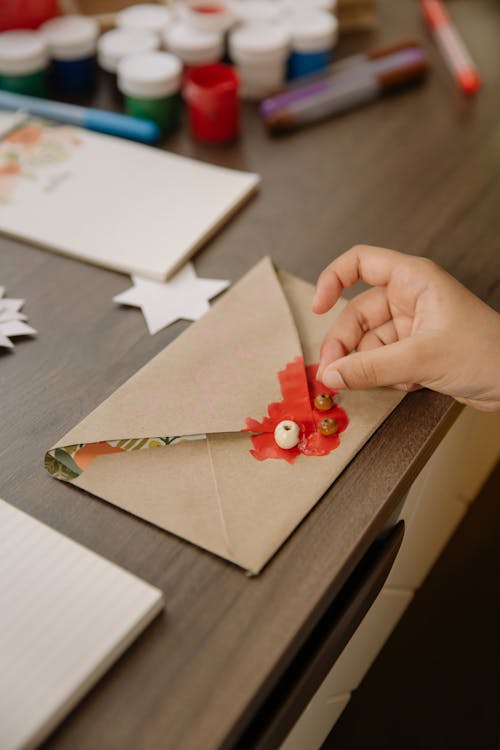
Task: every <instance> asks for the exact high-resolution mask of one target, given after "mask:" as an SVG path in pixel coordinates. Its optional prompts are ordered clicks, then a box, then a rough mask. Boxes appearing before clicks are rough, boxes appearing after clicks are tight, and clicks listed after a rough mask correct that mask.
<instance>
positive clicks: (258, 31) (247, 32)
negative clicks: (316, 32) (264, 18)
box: [229, 24, 290, 65]
mask: <svg viewBox="0 0 500 750" xmlns="http://www.w3.org/2000/svg"><path fill="white" fill-rule="evenodd" d="M289 44H290V34H289V32H288V31H287V29H286V28H285V27H284V26H280V25H276V26H261V25H260V24H248V25H244V26H240V27H239V28H238V29H236V30H235V31H233V32H232V33H231V34H230V36H229V53H230V55H231V57H232V58H233V60H234V61H235V62H236V63H237V64H239V65H241V64H245V63H246V62H257V63H261V64H263V65H264V64H266V63H268V62H271V61H274V60H277V61H278V60H282V59H283V58H285V57H286V55H287V54H288V48H289Z"/></svg>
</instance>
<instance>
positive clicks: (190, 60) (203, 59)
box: [164, 23, 224, 65]
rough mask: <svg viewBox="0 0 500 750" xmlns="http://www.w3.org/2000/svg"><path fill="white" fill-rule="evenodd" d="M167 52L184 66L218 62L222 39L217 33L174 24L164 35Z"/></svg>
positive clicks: (222, 48)
mask: <svg viewBox="0 0 500 750" xmlns="http://www.w3.org/2000/svg"><path fill="white" fill-rule="evenodd" d="M164 42H165V44H166V46H167V47H168V49H169V50H171V51H172V52H173V53H174V54H175V55H177V56H178V57H180V58H181V60H182V61H183V62H184V63H186V65H202V64H204V63H208V62H216V61H217V60H220V58H221V57H222V55H223V54H224V37H223V35H222V34H221V33H220V32H219V31H200V30H199V29H195V28H193V27H192V26H189V25H188V24H186V23H176V24H174V26H172V28H170V29H169V30H168V31H167V32H166V33H165V34H164Z"/></svg>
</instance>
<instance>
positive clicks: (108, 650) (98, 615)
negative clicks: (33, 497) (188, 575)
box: [0, 500, 163, 750]
mask: <svg viewBox="0 0 500 750" xmlns="http://www.w3.org/2000/svg"><path fill="white" fill-rule="evenodd" d="M162 607H163V600H162V594H161V592H160V591H159V590H158V589H156V588H154V587H153V586H150V585H149V584H147V583H145V582H143V581H141V580H140V579H139V578H137V577H136V576H134V575H132V574H131V573H128V572H127V571H125V570H122V569H121V568H119V567H118V566H116V565H114V564H112V563H110V562H108V561H107V560H104V559H103V558H102V557H99V556H98V555H96V554H95V553H93V552H91V551H90V550H87V549H85V548H84V547H82V546H80V545H79V544H76V543H75V542H73V541H71V540H70V539H68V538H67V537H65V536H63V535H62V534H59V533H58V532H56V531H54V530H53V529H50V528H49V527H48V526H45V525H44V524H42V523H40V522H39V521H37V520H35V519H34V518H32V517H31V516H29V515H27V514H25V513H23V512H21V511H19V510H17V509H16V508H14V507H13V506H11V505H8V504H7V503H6V502H4V501H3V500H0V748H1V750H19V749H20V748H23V750H24V749H28V748H33V747H36V746H37V745H38V744H39V743H40V742H41V741H42V740H43V739H44V738H45V737H46V736H47V735H48V734H49V732H50V731H51V730H52V729H53V728H54V727H55V726H56V725H57V723H58V722H59V721H61V719H62V718H63V717H64V716H65V715H66V714H67V713H68V712H69V711H70V709H71V708H73V706H74V705H75V704H76V703H77V701H78V700H79V699H80V698H81V697H82V696H83V695H84V694H85V693H86V692H87V691H88V690H89V688H90V687H91V686H92V685H93V684H94V683H95V682H96V681H97V680H98V679H99V677H101V676H102V674H103V673H104V672H105V671H106V669H108V668H109V666H110V665H111V664H112V663H113V662H114V661H115V660H116V659H117V658H118V656H119V655H120V654H121V653H123V651H124V650H125V649H126V648H127V646H129V645H130V644H131V643H132V641H133V640H134V639H135V638H136V637H137V636H138V635H139V633H140V632H141V631H142V630H143V629H144V628H145V627H146V625H147V624H148V623H149V622H150V621H151V620H152V619H153V618H154V617H155V615H156V614H157V613H158V612H159V611H160V610H161V609H162Z"/></svg>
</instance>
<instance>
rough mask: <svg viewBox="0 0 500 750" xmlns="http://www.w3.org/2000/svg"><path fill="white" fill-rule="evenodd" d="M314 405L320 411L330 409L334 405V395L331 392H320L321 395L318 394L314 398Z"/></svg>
mask: <svg viewBox="0 0 500 750" xmlns="http://www.w3.org/2000/svg"><path fill="white" fill-rule="evenodd" d="M314 406H315V407H316V409H318V411H330V409H333V406H334V402H333V396H331V395H330V394H329V393H320V394H319V396H316V398H315V399H314Z"/></svg>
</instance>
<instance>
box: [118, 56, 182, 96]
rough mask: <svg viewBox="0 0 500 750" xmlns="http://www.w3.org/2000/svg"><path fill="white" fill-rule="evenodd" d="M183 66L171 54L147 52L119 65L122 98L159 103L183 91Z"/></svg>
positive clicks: (119, 83) (128, 58) (122, 61)
mask: <svg viewBox="0 0 500 750" xmlns="http://www.w3.org/2000/svg"><path fill="white" fill-rule="evenodd" d="M181 75H182V63H181V61H180V60H179V58H178V57H176V56H175V55H171V54H169V53H168V52H143V53H141V54H138V55H132V56H131V57H126V58H125V59H124V60H121V62H119V63H118V88H119V89H120V91H121V92H122V94H126V95H127V96H137V97H139V98H142V99H159V98H160V97H163V96H169V95H170V94H174V93H175V92H177V91H179V89H180V86H181Z"/></svg>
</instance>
